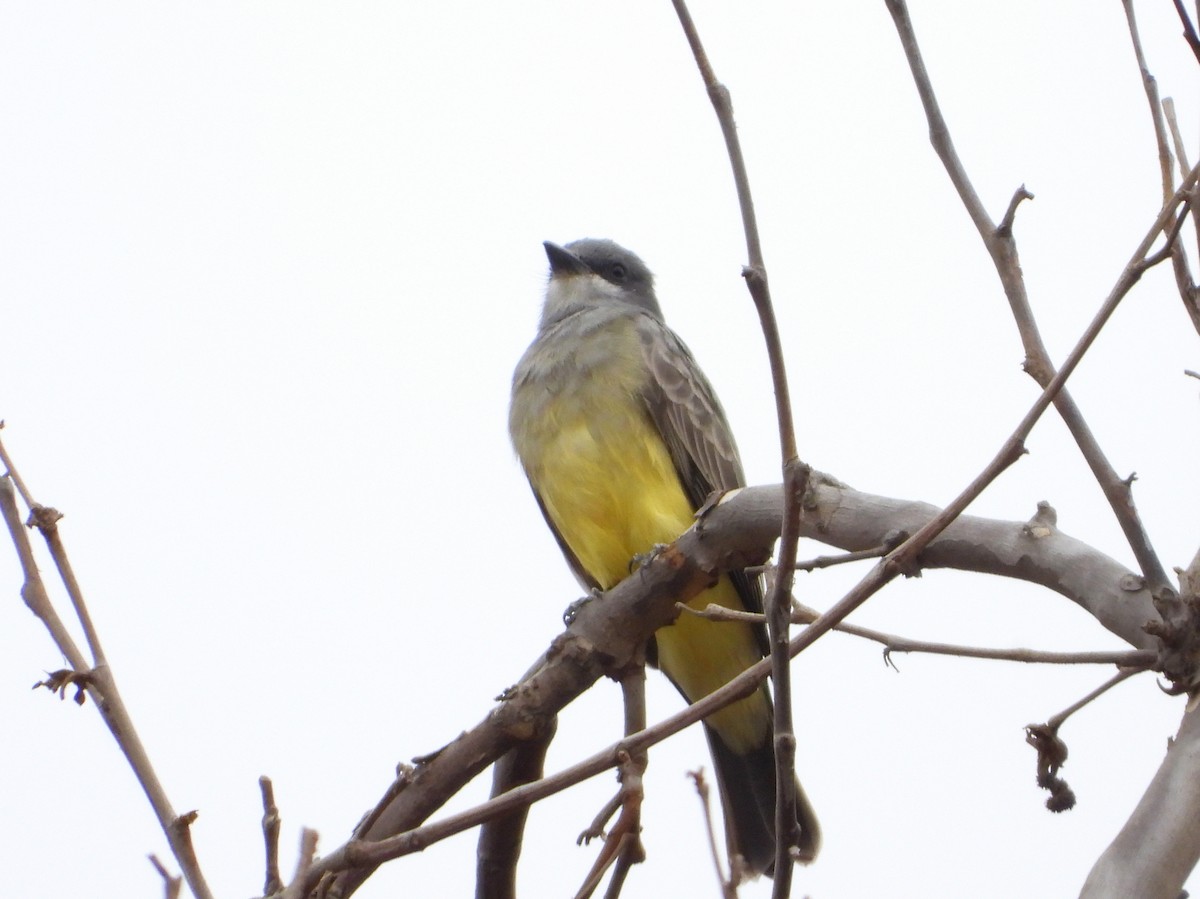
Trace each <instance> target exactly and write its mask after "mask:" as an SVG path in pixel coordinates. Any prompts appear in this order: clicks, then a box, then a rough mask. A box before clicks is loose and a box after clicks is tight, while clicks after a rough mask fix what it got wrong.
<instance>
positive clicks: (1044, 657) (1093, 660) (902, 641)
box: [679, 603, 1158, 669]
mask: <svg viewBox="0 0 1200 899" xmlns="http://www.w3.org/2000/svg"><path fill="white" fill-rule="evenodd" d="M679 607H680V611H681V613H683V614H687V615H696V616H699V617H701V618H708V619H710V620H712V621H746V622H755V621H761V620H762V616H761V615H757V614H755V613H753V612H741V611H738V610H736V609H727V608H725V607H724V606H719V605H717V604H716V603H709V604H708V605H707V606H705V607H704V608H703V609H693V608H691V607H690V606H687V605H684V604H683V603H680V604H679ZM819 617H821V613H820V612H818V611H817V610H816V609H812V608H809V607H808V606H802V605H800V604H799V603H797V604H795V606H794V608H793V610H792V623H793V624H811V623H812V622H814V621H816V620H817V619H818V618H819ZM833 630H835V631H837V632H838V633H841V634H847V635H848V636H851V637H861V638H862V639H864V640H870V641H872V642H873V643H878V644H880V645H881V646H883V647H884V657H885V660H886V661H888V662H889V664H890V659H888V658H887V657H888V656H889V654H891V653H897V652H902V653H925V654H929V655H947V656H960V657H962V658H967V659H994V660H996V661H1001V662H1023V663H1026V664H1041V665H1117V666H1120V667H1122V668H1139V669H1145V668H1150V667H1153V666H1154V664H1155V663H1156V662H1157V661H1158V653H1156V652H1153V651H1151V650H1148V649H1128V650H1121V651H1112V650H1096V651H1094V652H1054V651H1051V650H1042V649H1023V648H1012V649H993V648H989V647H984V646H963V645H962V644H958V643H937V642H932V641H928V640H914V639H912V638H910V637H902V636H900V635H898V634H889V633H885V632H884V631H877V630H873V629H872V628H869V627H861V626H860V625H857V624H848V623H846V622H844V621H843V622H842V623H841V624H839V625H837V626H836V627H835V628H833ZM893 667H894V666H893Z"/></svg>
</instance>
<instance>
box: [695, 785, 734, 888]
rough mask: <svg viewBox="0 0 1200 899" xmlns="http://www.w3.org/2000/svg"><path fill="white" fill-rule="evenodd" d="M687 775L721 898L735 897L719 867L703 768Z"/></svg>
mask: <svg viewBox="0 0 1200 899" xmlns="http://www.w3.org/2000/svg"><path fill="white" fill-rule="evenodd" d="M688 777H690V778H691V779H692V783H693V784H695V786H696V796H697V798H699V800H700V814H701V815H702V816H703V817H704V832H705V833H706V834H707V835H708V854H709V857H710V858H711V859H712V863H713V871H714V873H715V874H716V875H717V883H719V884H720V885H721V897H722V899H737V890H736V888H735V887H734V886H733V883H732V881H731V880H730V879H728V878H726V877H725V872H724V870H723V869H722V867H721V852H720V850H719V849H717V829H716V827H715V826H714V824H713V815H712V802H711V801H710V798H709V790H708V781H707V780H705V779H704V769H702V768H699V769H697V770H695V771H689V772H688Z"/></svg>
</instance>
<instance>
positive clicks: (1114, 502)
mask: <svg viewBox="0 0 1200 899" xmlns="http://www.w3.org/2000/svg"><path fill="white" fill-rule="evenodd" d="M887 6H888V10H889V11H890V12H891V14H892V19H893V20H894V22H895V24H896V30H897V32H898V33H899V35H900V42H901V44H902V46H903V48H904V53H905V56H906V57H907V59H908V63H909V68H910V69H911V70H912V74H913V80H914V82H915V83H916V87H917V93H918V94H919V95H920V98H921V104H922V106H923V107H924V109H925V116H926V119H927V120H928V122H929V136H930V141H931V143H932V144H933V147H934V150H935V151H936V152H937V154H938V157H939V158H940V159H941V161H942V165H943V166H944V167H945V169H946V173H947V174H948V175H949V177H950V181H951V183H952V184H953V185H954V188H955V190H956V191H957V192H958V195H959V197H960V199H961V200H962V202H963V206H964V207H965V208H966V210H967V214H968V215H970V217H971V221H972V222H974V223H975V228H976V230H977V231H978V232H979V236H980V237H981V239H982V240H983V243H984V246H985V247H986V248H987V250H988V253H989V254H990V255H991V257H992V261H993V264H994V265H995V267H996V272H997V274H998V276H999V278H1000V282H1001V284H1002V285H1003V287H1004V293H1005V295H1006V297H1007V298H1008V302H1009V306H1010V308H1011V309H1012V313H1013V318H1014V320H1015V321H1016V324H1017V330H1018V331H1019V332H1020V335H1021V342H1022V344H1023V345H1024V347H1025V356H1026V359H1025V368H1026V371H1028V372H1029V374H1030V375H1031V376H1032V377H1033V378H1034V379H1035V380H1036V381H1037V383H1038V384H1039V385H1040V386H1041V387H1042V388H1043V390H1048V389H1049V387H1050V385H1051V384H1053V383H1054V382H1055V381H1056V380H1058V379H1057V377H1056V375H1055V371H1054V366H1053V364H1052V363H1051V362H1050V356H1049V353H1048V352H1047V350H1046V347H1045V344H1044V343H1043V341H1042V338H1041V334H1040V332H1039V330H1038V327H1037V325H1036V323H1035V321H1034V317H1033V311H1032V308H1031V306H1030V304H1029V298H1028V296H1027V294H1026V290H1025V282H1024V276H1023V275H1022V274H1021V265H1020V260H1019V257H1018V254H1017V248H1016V243H1015V242H1014V240H1013V238H1012V234H1011V228H1009V229H1007V230H1002V229H1001V228H997V227H994V226H993V224H992V220H991V218H990V217H989V216H988V214H987V212H986V210H985V209H984V207H983V203H982V201H981V200H980V199H979V195H978V194H977V193H976V192H975V188H974V186H973V185H972V184H971V181H970V179H969V178H968V177H967V174H966V170H965V169H964V168H963V165H962V162H961V161H960V160H959V158H958V153H957V151H956V150H955V148H954V143H953V141H952V139H951V137H950V131H949V128H948V126H947V125H946V121H945V119H944V118H943V117H942V112H941V109H940V107H939V106H938V102H937V97H936V96H935V95H934V92H933V86H932V84H931V83H930V80H929V74H928V72H927V71H926V69H925V63H924V60H923V59H922V57H921V51H920V48H919V47H918V45H917V39H916V35H915V33H914V32H913V28H912V21H911V19H910V18H909V14H908V7H907V5H906V4H905V2H904V0H887ZM1195 176H1196V173H1195V170H1193V171H1192V172H1191V173H1190V174H1189V176H1188V178H1187V179H1185V187H1184V188H1181V191H1186V190H1190V186H1191V184H1192V183H1194V181H1195ZM1180 202H1182V199H1181V196H1180V192H1176V194H1175V195H1174V196H1173V197H1172V198H1171V200H1170V201H1168V203H1167V205H1166V207H1165V209H1164V213H1165V214H1164V215H1160V216H1159V221H1157V222H1156V223H1155V226H1154V229H1153V230H1152V231H1151V233H1150V235H1149V236H1148V239H1147V240H1144V241H1143V243H1142V246H1141V247H1139V249H1138V251H1137V252H1136V253H1135V254H1134V260H1135V262H1134V263H1131V264H1130V265H1129V266H1126V269H1125V271H1123V272H1122V274H1121V276H1120V278H1119V280H1118V282H1117V287H1115V288H1114V291H1113V294H1112V295H1110V302H1108V303H1106V304H1105V306H1104V307H1103V308H1102V310H1101V312H1100V314H1098V316H1097V319H1096V320H1095V321H1094V322H1093V324H1092V326H1090V327H1089V330H1088V333H1087V334H1085V338H1084V340H1082V341H1081V344H1080V346H1081V348H1082V350H1084V351H1086V349H1087V346H1089V345H1090V344H1091V341H1092V340H1093V339H1094V338H1095V334H1096V333H1098V331H1099V327H1098V326H1102V325H1103V324H1104V322H1105V321H1107V319H1108V316H1109V315H1111V313H1112V310H1113V309H1114V308H1115V302H1111V301H1112V299H1113V298H1114V297H1115V298H1116V300H1117V301H1118V302H1119V298H1120V297H1121V296H1123V295H1124V293H1125V292H1127V291H1128V289H1129V288H1130V287H1132V284H1133V283H1135V282H1136V281H1137V279H1138V278H1140V277H1141V274H1142V271H1143V270H1142V269H1140V268H1138V266H1139V265H1140V263H1141V261H1142V260H1144V259H1145V257H1146V255H1147V253H1148V252H1149V248H1150V245H1151V244H1152V243H1153V241H1154V239H1155V238H1156V237H1157V235H1158V234H1159V233H1161V232H1162V231H1163V230H1164V229H1169V227H1170V223H1171V221H1172V219H1171V216H1172V215H1173V214H1174V210H1175V208H1176V207H1177V206H1178V205H1179V203H1180ZM1130 279H1131V280H1130ZM1079 349H1080V348H1079V347H1077V351H1076V352H1077V353H1078V351H1079ZM1079 355H1081V353H1080V354H1079ZM1073 358H1075V364H1077V362H1078V358H1079V356H1078V355H1075V356H1073ZM1073 367H1074V365H1073V364H1072V363H1071V361H1070V360H1068V362H1067V363H1065V364H1064V370H1066V371H1067V372H1068V373H1069V371H1070V369H1071V368H1073ZM1060 374H1061V373H1060ZM1059 383H1060V385H1061V381H1060V382H1059ZM1043 395H1045V394H1043ZM1051 396H1053V397H1054V405H1055V408H1056V409H1057V410H1058V413H1059V415H1060V416H1061V417H1062V419H1063V421H1064V422H1065V423H1066V425H1067V427H1068V428H1069V429H1070V431H1071V435H1072V436H1073V437H1074V439H1075V442H1076V444H1077V445H1078V446H1079V449H1080V452H1081V453H1082V454H1083V457H1084V459H1085V460H1086V461H1087V463H1088V466H1089V467H1090V468H1091V469H1092V473H1093V475H1094V476H1095V478H1096V480H1097V482H1098V483H1099V484H1100V487H1101V489H1102V490H1103V491H1104V494H1105V497H1106V498H1107V499H1108V502H1109V505H1110V506H1111V507H1112V509H1113V512H1114V514H1115V516H1116V518H1117V521H1118V522H1119V523H1120V525H1121V529H1122V531H1124V533H1125V538H1126V540H1128V541H1129V545H1130V547H1131V549H1132V550H1133V553H1134V555H1135V557H1136V558H1137V560H1138V565H1139V567H1140V568H1141V570H1142V573H1143V575H1144V576H1145V577H1146V579H1147V581H1148V582H1149V583H1150V584H1151V585H1152V587H1153V589H1155V590H1159V591H1170V590H1171V589H1172V587H1171V585H1170V582H1169V580H1168V578H1167V574H1166V570H1165V569H1164V567H1163V565H1162V563H1161V562H1160V561H1159V559H1158V556H1157V554H1156V553H1155V552H1154V549H1153V547H1152V546H1151V544H1150V539H1149V536H1148V535H1147V534H1146V531H1145V528H1144V527H1143V525H1142V522H1141V519H1140V518H1139V517H1138V514H1137V510H1136V507H1135V506H1134V503H1133V495H1132V491H1131V490H1130V488H1129V485H1128V484H1126V483H1124V482H1123V481H1122V480H1121V478H1120V477H1119V476H1118V475H1117V473H1116V471H1115V469H1113V467H1112V465H1111V464H1110V463H1109V461H1108V459H1107V458H1106V457H1105V455H1104V453H1103V451H1102V450H1101V449H1100V445H1099V443H1098V442H1097V441H1096V438H1095V436H1094V435H1093V434H1092V432H1091V429H1090V428H1089V427H1088V425H1087V422H1086V421H1085V420H1084V418H1083V414H1082V413H1081V412H1080V410H1079V408H1078V407H1077V406H1076V405H1075V402H1074V400H1073V399H1072V398H1071V396H1070V394H1068V393H1067V392H1065V391H1061V392H1060V391H1059V390H1058V389H1057V388H1056V389H1055V391H1054V392H1053V393H1052V394H1051ZM1039 414H1040V413H1039Z"/></svg>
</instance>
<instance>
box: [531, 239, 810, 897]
mask: <svg viewBox="0 0 1200 899" xmlns="http://www.w3.org/2000/svg"><path fill="white" fill-rule="evenodd" d="M545 247H546V255H547V256H548V257H549V259H550V282H549V285H548V287H547V289H546V302H545V305H544V306H543V308H542V318H541V322H540V324H539V325H538V333H537V337H536V338H534V341H533V343H532V344H531V345H530V347H529V349H528V350H526V351H525V355H524V356H523V357H522V358H521V361H520V363H519V364H518V365H517V369H516V372H515V373H514V375H513V393H512V407H511V409H510V411H509V432H510V434H511V435H512V441H513V446H514V447H515V449H516V451H517V455H518V456H519V457H520V460H521V465H522V466H523V467H524V469H525V474H526V475H527V476H528V477H529V483H530V485H531V486H532V487H533V493H534V495H535V496H536V497H537V501H538V505H539V506H540V507H541V509H542V513H543V514H544V515H545V517H546V521H547V523H548V524H549V525H550V529H551V530H552V531H553V532H554V536H555V537H556V538H558V543H559V546H560V547H561V548H562V551H563V554H564V555H565V556H566V557H567V562H568V563H570V566H571V568H572V570H573V571H574V572H575V575H576V577H578V578H579V580H580V582H581V583H583V584H584V585H585V586H586V587H588V588H599V589H601V590H608V589H609V588H611V587H613V586H615V585H616V584H617V583H618V582H619V581H621V580H622V579H624V578H625V577H626V576H627V575H628V574H629V571H630V562H631V560H632V559H633V558H634V557H635V556H637V555H639V554H642V553H646V552H649V551H650V550H651V549H652V548H653V547H654V546H655V545H656V544H660V543H670V542H672V541H673V540H675V539H676V538H678V537H679V536H680V535H681V534H682V533H683V532H684V531H686V530H687V529H688V528H689V527H691V525H692V523H693V520H694V513H695V511H696V509H697V508H699V506H700V505H701V504H702V503H703V502H704V501H705V500H706V499H707V498H708V495H709V494H710V493H711V492H712V491H714V490H731V489H733V488H735V487H741V486H744V485H745V478H744V476H743V474H742V464H741V459H740V458H739V456H738V451H737V446H736V445H735V444H734V441H733V434H732V433H731V432H730V430H729V423H728V422H727V421H726V420H725V413H724V412H723V411H722V409H721V405H720V403H719V402H718V401H717V397H716V394H715V393H714V392H713V389H712V386H711V385H710V384H709V383H708V379H707V378H705V376H704V373H703V372H702V371H700V368H699V366H697V365H696V362H695V360H694V359H692V354H691V353H690V352H689V351H688V349H687V347H686V346H684V344H683V341H681V340H680V339H679V338H678V337H677V336H676V335H675V332H674V331H672V330H671V329H670V328H668V327H667V326H666V325H665V324H664V323H663V316H662V311H661V310H660V309H659V306H658V300H657V299H656V298H655V296H654V282H653V277H652V276H651V274H650V271H649V270H648V269H647V268H646V266H645V264H644V263H643V262H642V260H641V259H639V258H638V257H637V256H635V255H634V254H633V253H631V252H629V251H628V250H626V249H624V248H623V247H620V246H617V244H615V243H613V242H612V241H608V240H591V239H588V240H579V241H575V242H574V243H571V244H567V246H566V247H560V246H558V245H557V244H553V243H549V242H547V243H546V244H545ZM714 602H715V603H717V604H719V605H722V606H725V607H727V608H730V609H746V610H749V611H754V612H761V611H762V585H761V583H760V581H759V579H758V578H757V577H753V576H750V575H748V574H746V573H745V572H742V571H733V572H730V573H729V574H728V575H726V576H722V577H721V579H720V581H718V583H717V584H716V585H715V586H714V587H712V588H710V589H708V590H706V591H705V592H703V593H701V594H700V595H699V596H697V597H695V598H694V599H693V600H692V601H691V603H690V605H691V606H693V607H694V608H704V606H706V605H708V604H709V603H714ZM766 646H767V643H766V631H765V629H764V627H763V626H762V625H757V626H752V625H749V624H742V623H732V622H715V621H711V620H707V619H703V618H698V617H695V616H691V615H683V616H681V617H680V618H678V619H677V620H676V622H675V623H674V624H672V625H669V626H667V627H664V628H662V629H660V630H659V631H658V633H657V634H655V637H654V640H653V642H652V645H651V646H650V651H649V656H650V659H651V661H652V662H654V663H655V664H657V665H658V667H659V668H661V669H662V671H663V673H665V674H666V675H667V677H669V678H670V679H671V682H672V683H673V684H675V686H676V687H678V688H679V691H680V692H681V693H682V694H683V695H684V697H685V698H686V699H687V700H688V701H689V702H695V701H696V700H698V699H701V698H702V697H704V696H707V695H708V694H709V693H711V692H713V691H714V690H715V689H717V688H718V687H720V686H721V685H722V684H724V683H726V682H727V681H729V680H730V679H732V678H733V677H734V676H735V675H737V674H738V673H740V672H741V671H743V670H744V669H746V668H748V667H749V666H750V665H752V664H753V663H755V662H757V661H758V660H759V659H761V658H762V657H763V655H765V653H766ZM705 732H706V734H707V736H708V743H709V746H710V748H711V750H712V756H713V763H714V767H715V768H716V779H717V783H718V785H719V786H720V791H721V800H722V805H723V807H724V810H725V830H726V836H727V840H728V843H729V849H730V852H731V853H732V852H737V853H739V854H740V855H741V856H742V857H743V859H744V860H745V863H746V868H747V870H748V873H751V874H761V873H767V874H770V873H771V871H772V868H773V866H774V859H775V836H774V835H775V750H774V743H773V728H772V712H771V695H770V692H769V691H768V689H767V687H766V685H765V684H764V685H763V688H762V689H761V690H759V691H758V692H757V693H755V694H754V695H752V696H750V697H747V698H746V699H742V700H740V701H738V702H736V703H734V704H733V705H730V706H726V707H725V708H724V709H722V710H721V711H719V712H716V713H714V714H712V715H710V716H709V717H708V718H707V719H705ZM796 793H797V799H798V808H799V814H798V815H797V818H798V824H799V826H800V839H799V841H798V846H797V847H796V849H797V855H798V856H799V857H800V858H801V859H802V860H804V861H810V860H811V859H812V858H814V857H815V856H816V853H817V849H818V845H819V843H820V831H819V829H818V827H817V821H816V817H815V816H814V814H813V811H812V808H811V807H810V806H809V804H808V800H807V798H806V797H805V795H804V793H803V791H801V789H800V785H799V784H797V785H796Z"/></svg>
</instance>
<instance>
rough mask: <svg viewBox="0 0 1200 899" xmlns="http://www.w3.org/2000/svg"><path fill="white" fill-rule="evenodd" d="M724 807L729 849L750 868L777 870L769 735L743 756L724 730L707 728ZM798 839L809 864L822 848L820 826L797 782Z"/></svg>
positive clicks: (768, 872)
mask: <svg viewBox="0 0 1200 899" xmlns="http://www.w3.org/2000/svg"><path fill="white" fill-rule="evenodd" d="M704 732H705V734H706V735H707V736H708V745H709V749H710V750H711V752H712V757H713V767H714V768H715V769H716V780H717V786H718V787H719V788H720V791H721V807H722V808H723V809H724V810H725V836H726V841H727V842H728V844H729V853H730V855H733V854H734V853H737V854H738V855H741V857H742V858H743V859H744V860H745V863H746V873H747V874H749V875H751V876H754V877H757V876H758V875H760V874H766V875H767V876H768V877H770V876H771V875H772V874H773V872H774V870H775V747H774V744H773V742H772V741H771V739H770V738H768V739H767V740H766V741H765V742H764V743H763V744H762V746H760V747H758V748H756V749H753V750H751V751H750V752H749V753H746V754H742V755H739V754H738V753H736V752H734V751H733V750H732V749H730V748H729V747H728V746H727V745H726V744H725V741H724V740H722V739H721V737H720V735H719V734H718V733H717V732H716V731H715V730H713V729H712V728H711V727H708V726H707V725H706V726H705V728H704ZM796 824H797V825H798V826H799V838H798V839H797V840H796V855H797V857H798V859H797V860H798V861H800V862H803V863H805V864H807V863H808V862H811V861H812V860H813V859H815V858H816V857H817V851H818V850H819V849H820V848H821V828H820V826H819V825H818V824H817V816H816V815H815V814H814V813H813V810H812V806H811V805H809V803H808V797H807V796H805V795H804V790H803V789H801V787H800V782H799V781H797V782H796Z"/></svg>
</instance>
